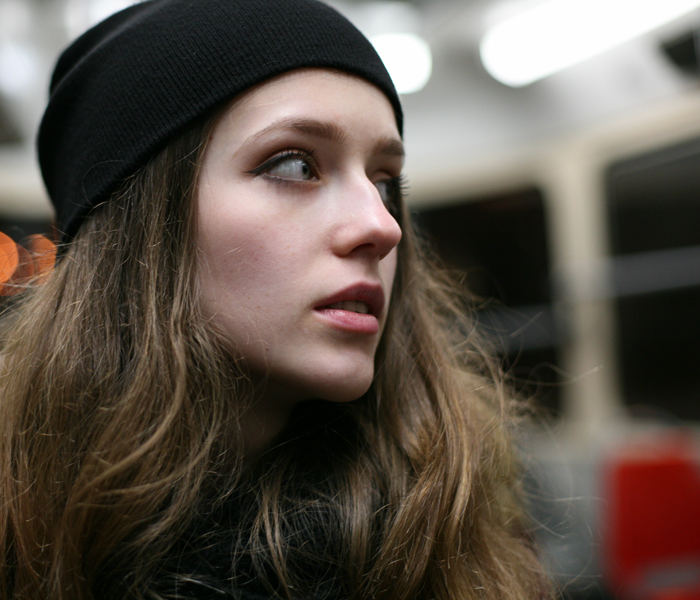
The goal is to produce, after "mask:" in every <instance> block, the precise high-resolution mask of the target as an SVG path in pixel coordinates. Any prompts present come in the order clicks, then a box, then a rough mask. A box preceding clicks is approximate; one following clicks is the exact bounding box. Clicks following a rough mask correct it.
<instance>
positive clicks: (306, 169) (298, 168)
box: [251, 150, 315, 181]
mask: <svg viewBox="0 0 700 600" xmlns="http://www.w3.org/2000/svg"><path fill="white" fill-rule="evenodd" d="M251 173H253V174H254V175H264V176H266V177H270V178H272V179H280V180H284V181H310V180H312V179H314V178H315V173H314V167H313V156H312V155H311V154H310V153H308V152H303V151H299V150H290V151H288V152H285V153H283V154H278V155H277V156H273V157H272V158H271V159H270V160H268V161H266V162H265V163H264V164H262V165H260V166H259V167H257V168H256V169H253V170H252V171H251Z"/></svg>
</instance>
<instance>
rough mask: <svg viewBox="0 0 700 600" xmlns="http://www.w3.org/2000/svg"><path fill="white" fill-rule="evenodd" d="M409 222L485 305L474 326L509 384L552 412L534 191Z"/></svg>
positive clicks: (547, 306) (549, 322)
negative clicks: (490, 344)
mask: <svg viewBox="0 0 700 600" xmlns="http://www.w3.org/2000/svg"><path fill="white" fill-rule="evenodd" d="M416 221H417V223H418V225H419V227H420V228H421V229H422V230H423V232H424V233H426V235H427V237H428V239H429V240H430V241H431V242H432V245H433V247H434V249H435V250H436V252H437V254H438V255H439V256H440V258H441V260H442V261H443V263H444V265H445V266H446V267H447V268H449V269H454V270H457V271H459V272H460V273H462V274H463V277H464V280H465V282H466V285H467V287H468V289H469V291H470V292H471V293H473V294H475V295H476V296H478V297H479V298H481V299H484V300H485V301H486V302H485V303H484V309H483V310H482V311H480V313H479V314H478V322H479V324H480V325H481V327H482V329H483V330H484V331H485V332H486V334H487V335H489V336H490V337H491V338H492V339H495V341H496V343H497V347H498V348H500V350H501V351H502V353H503V356H504V359H505V364H506V368H507V369H508V371H509V373H510V375H511V376H512V378H513V380H514V383H515V384H516V386H517V387H518V388H519V389H520V390H521V391H523V392H524V393H525V394H527V395H531V396H534V398H535V399H536V401H537V402H538V403H539V404H540V405H541V406H542V407H546V408H549V409H552V410H554V411H556V410H558V408H559V393H558V386H557V384H558V381H557V375H556V368H555V366H554V365H556V363H557V330H556V327H555V324H554V318H553V315H552V306H551V289H550V287H551V286H550V274H549V254H548V248H547V223H546V219H545V210H544V202H543V198H542V195H541V193H540V191H539V190H537V189H534V188H530V189H526V190H523V191H520V192H517V193H511V194H507V195H501V196H495V197H489V198H482V199H477V200H473V199H469V200H465V201H462V202H454V203H450V204H448V205H446V206H440V207H438V208H432V209H423V210H421V211H419V213H418V214H417V215H416Z"/></svg>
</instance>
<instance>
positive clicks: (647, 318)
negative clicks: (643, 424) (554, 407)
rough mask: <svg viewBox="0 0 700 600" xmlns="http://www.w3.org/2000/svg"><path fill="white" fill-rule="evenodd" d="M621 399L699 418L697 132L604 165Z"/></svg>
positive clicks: (699, 154) (661, 411)
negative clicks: (675, 142) (692, 137)
mask: <svg viewBox="0 0 700 600" xmlns="http://www.w3.org/2000/svg"><path fill="white" fill-rule="evenodd" d="M607 189H608V199H609V211H610V222H611V239H612V252H613V257H612V258H613V269H614V270H613V272H614V274H615V290H616V293H617V299H616V308H617V316H618V327H619V331H618V345H619V351H620V368H621V379H622V385H623V394H624V401H625V403H626V404H628V405H631V406H635V407H637V408H635V410H643V411H645V412H649V411H652V412H656V413H659V414H661V415H663V414H666V415H668V416H669V417H672V418H674V417H677V418H682V419H694V420H697V419H700V379H698V376H697V373H698V367H699V365H700V139H696V140H692V141H689V142H685V143H683V144H679V145H676V146H673V147H670V148H665V149H662V150H658V151H655V152H651V153H648V154H645V155H643V156H638V157H634V158H631V159H628V160H624V161H621V162H618V163H616V164H614V165H612V166H611V167H610V169H609V170H608V173H607Z"/></svg>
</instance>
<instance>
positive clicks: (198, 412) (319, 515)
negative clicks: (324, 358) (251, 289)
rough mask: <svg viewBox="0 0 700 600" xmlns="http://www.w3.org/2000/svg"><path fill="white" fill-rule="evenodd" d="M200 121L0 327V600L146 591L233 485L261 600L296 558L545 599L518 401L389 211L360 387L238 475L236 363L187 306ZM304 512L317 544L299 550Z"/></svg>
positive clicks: (404, 595) (455, 592)
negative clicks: (376, 310) (515, 437)
mask: <svg viewBox="0 0 700 600" xmlns="http://www.w3.org/2000/svg"><path fill="white" fill-rule="evenodd" d="M212 123H213V120H212V119H210V120H208V121H206V122H204V123H200V124H198V125H196V126H194V127H192V128H190V130H189V131H188V132H186V133H185V134H183V135H182V136H181V137H180V138H179V139H178V140H176V141H175V142H173V143H171V144H170V145H169V146H168V147H167V148H165V149H164V150H163V151H161V152H160V153H159V154H158V155H157V156H156V157H154V158H153V159H152V161H151V162H150V163H149V164H148V165H147V166H146V167H144V168H143V169H142V170H141V171H140V172H139V173H137V174H136V175H135V176H133V177H132V178H131V179H129V180H128V181H126V182H125V184H124V186H123V187H122V189H121V190H120V192H119V193H118V194H116V195H115V196H114V197H113V198H112V199H111V200H110V201H109V202H106V203H105V204H104V205H102V206H100V207H98V208H97V209H96V210H95V211H94V213H93V214H92V215H91V216H90V217H89V218H88V219H87V220H86V221H85V223H84V224H83V226H82V228H81V229H80V231H79V233H78V235H77V237H76V239H75V240H73V242H71V244H70V245H69V246H68V247H67V248H66V250H65V254H64V256H63V257H62V259H61V260H60V261H59V262H58V264H57V266H56V268H55V271H54V273H53V274H52V275H51V277H50V278H49V279H48V281H47V282H46V283H44V284H43V285H41V286H38V287H36V289H33V290H31V291H30V292H27V293H26V294H24V297H23V298H21V299H20V301H19V304H18V305H17V306H16V307H14V308H13V309H12V310H10V311H8V313H7V314H6V315H5V316H4V318H3V338H2V364H1V367H0V368H1V371H0V390H1V393H2V403H1V404H0V427H2V438H1V441H0V443H1V444H2V448H1V451H0V461H1V462H0V486H1V487H0V495H1V501H2V510H0V548H1V549H2V553H3V561H2V564H0V599H5V598H7V599H9V598H40V597H41V598H52V599H57V600H58V599H68V598H70V599H76V600H83V599H86V600H87V599H89V598H92V597H94V596H97V595H98V594H99V597H100V598H121V597H124V596H127V595H128V596H132V597H137V598H138V597H142V598H145V597H156V596H155V595H153V594H155V592H153V593H152V589H154V588H153V587H152V586H153V582H154V581H155V580H156V579H157V577H158V574H159V573H162V572H163V571H164V569H165V570H167V569H166V567H164V566H163V565H166V566H167V557H168V555H169V553H172V549H173V548H175V547H177V543H178V539H179V538H181V537H182V534H183V532H184V531H188V530H189V529H190V528H191V526H192V527H194V526H195V524H196V523H197V522H198V519H199V520H201V519H200V517H201V516H202V514H203V512H205V511H204V509H203V508H202V507H204V506H213V505H216V504H217V503H220V502H221V501H222V498H228V497H231V496H235V495H236V494H238V493H240V492H241V491H243V492H245V493H246V494H247V495H248V496H249V497H250V498H252V500H251V501H250V502H248V504H246V506H247V507H248V509H247V510H248V512H247V513H246V518H247V520H246V524H245V526H241V527H240V528H239V529H237V530H236V531H234V532H233V535H234V537H237V540H236V543H235V544H234V547H235V548H237V550H236V551H235V552H233V555H232V556H231V559H232V560H233V565H234V567H235V566H236V565H238V564H239V563H241V564H242V562H241V560H240V557H241V556H243V555H244V554H245V555H246V556H247V557H252V558H251V559H250V561H249V563H250V565H251V566H250V569H249V570H252V573H253V575H254V576H255V577H257V578H258V579H259V580H260V581H261V582H262V584H263V585H264V586H265V587H266V588H267V589H268V591H269V592H270V593H271V594H277V595H279V596H280V597H283V598H285V597H286V598H294V597H300V596H303V594H304V593H305V592H309V589H308V588H309V586H310V585H315V583H314V582H313V580H308V579H305V576H304V574H303V573H302V571H301V570H299V569H297V568H296V566H297V565H300V564H303V563H304V561H305V560H307V559H308V560H310V561H311V562H313V561H317V562H318V564H320V565H322V567H321V568H322V569H323V568H325V567H323V565H329V567H328V568H329V572H332V573H335V575H333V577H334V578H336V579H338V580H339V585H340V586H341V587H342V589H344V590H345V593H346V595H347V596H348V597H349V598H357V599H358V600H359V599H364V598H374V599H377V600H379V599H387V600H389V599H392V600H395V599H406V600H408V599H423V598H425V599H428V598H435V599H444V600H448V599H460V600H461V599H471V598H498V599H500V598H503V599H505V598H508V599H513V600H516V599H522V600H525V599H532V598H541V597H544V596H546V595H547V593H548V592H547V590H548V587H547V584H546V579H545V577H544V576H543V574H542V573H541V569H540V566H539V563H538V561H537V558H536V553H535V550H534V548H533V546H532V543H531V541H530V535H529V531H528V523H527V519H526V518H525V514H524V511H523V507H522V499H521V491H520V488H519V478H520V470H519V467H518V461H517V459H516V455H515V452H514V449H513V444H512V440H511V434H512V431H511V430H512V428H513V425H514V423H515V422H516V420H515V418H516V415H515V409H516V407H515V404H514V403H513V402H512V401H511V400H510V398H509V395H508V394H507V391H506V388H505V386H504V385H503V383H502V379H501V377H500V375H499V372H498V369H497V367H496V366H495V363H494V362H493V361H492V360H490V359H489V358H488V357H487V353H486V352H484V350H483V349H482V348H481V346H480V343H479V342H478V337H477V336H476V334H475V333H474V332H473V327H472V324H471V322H470V320H469V318H468V306H467V305H466V304H465V303H464V302H463V301H462V300H460V296H459V294H456V293H455V291H454V286H453V285H452V284H451V283H450V282H449V280H448V279H447V278H446V277H444V276H442V275H440V274H439V272H438V271H436V270H435V268H434V266H433V265H432V264H430V263H429V262H428V261H427V260H426V258H425V256H424V254H425V253H424V251H423V249H422V247H421V244H420V243H419V242H418V238H417V237H416V236H415V234H414V233H413V231H412V227H411V224H410V218H409V216H408V213H407V211H406V208H405V207H403V208H402V211H403V212H402V215H401V216H400V220H401V221H402V223H401V225H402V227H403V231H404V234H403V239H402V242H401V245H400V247H399V267H398V272H397V277H396V281H395V289H394V293H393V296H392V306H391V309H390V318H389V321H388V323H387V327H386V330H385V333H384V336H383V340H382V342H381V344H380V347H379V350H378V352H377V356H376V377H375V381H374V383H373V384H372V387H371V389H370V390H369V392H368V393H367V394H365V396H363V397H362V398H361V399H359V400H357V401H355V402H353V403H350V404H348V405H343V406H337V405H332V404H330V403H324V402H316V403H310V404H306V405H302V406H300V407H299V409H298V415H297V417H296V418H295V419H294V420H293V421H292V423H291V424H290V425H289V427H288V428H287V430H286V432H284V433H283V435H282V437H281V438H280V440H278V443H277V445H276V447H275V448H272V449H271V450H270V451H269V452H267V453H266V454H265V455H264V456H263V457H261V458H260V459H258V460H257V461H255V462H254V463H253V464H244V462H243V457H242V445H241V439H240V438H241V436H240V432H239V429H238V418H239V416H240V414H241V412H242V411H243V410H245V407H246V405H247V403H248V402H250V401H251V390H250V389H249V387H250V386H249V382H248V379H247V378H246V376H245V366H244V365H241V364H239V363H238V362H237V361H236V360H235V359H234V358H232V357H231V356H230V353H229V352H228V351H227V350H226V347H225V345H224V344H223V343H222V342H221V341H220V336H218V335H217V333H216V331H213V329H212V327H211V325H210V324H209V323H207V322H206V320H205V319H204V318H203V317H202V315H201V314H200V312H199V309H198V283H197V246H196V241H195V240H196V236H195V233H196V219H195V210H194V207H195V200H196V195H195V190H196V183H197V175H198V166H199V164H200V161H201V156H202V152H203V147H204V142H203V140H206V139H207V137H208V133H209V131H210V129H211V126H212ZM319 447H321V448H323V452H322V453H319V451H318V449H319ZM307 457H312V458H317V459H318V460H311V461H309V460H306V458H307ZM309 465H311V466H309ZM311 471H314V473H311ZM299 481H304V482H308V483H305V484H304V485H301V486H300V485H299V484H298V482H299ZM315 521H318V522H319V523H321V525H322V526H323V527H325V526H326V525H327V531H328V532H331V535H332V537H333V539H334V542H333V543H332V544H331V545H332V546H333V547H332V548H331V551H329V549H328V548H327V547H326V548H321V549H317V548H314V547H313V544H312V545H311V546H308V545H306V546H305V545H304V544H303V543H302V544H299V543H297V542H298V541H299V531H300V529H301V530H304V528H308V527H310V528H311V529H313V528H314V527H316V526H317V525H316V524H315ZM324 524H325V525H324ZM322 554H324V556H321V555H322ZM325 554H327V556H325ZM329 556H330V558H328V557H329ZM324 561H325V562H324ZM241 568H242V567H241ZM301 569H302V570H303V567H302V568H301ZM248 574H249V573H248V572H247V575H248ZM234 575H235V568H234ZM117 582H118V585H117ZM149 590H151V591H149Z"/></svg>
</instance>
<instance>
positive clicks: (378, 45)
mask: <svg viewBox="0 0 700 600" xmlns="http://www.w3.org/2000/svg"><path fill="white" fill-rule="evenodd" d="M370 41H371V42H372V44H373V45H374V47H375V49H376V50H377V53H378V54H379V56H380V57H381V59H382V61H383V62H384V65H385V66H386V69H387V71H389V75H391V79H392V81H393V82H394V85H395V86H396V90H397V91H398V93H399V94H412V93H414V92H418V91H420V90H422V89H423V88H424V87H425V84H426V83H428V80H429V79H430V75H431V73H432V71H433V56H432V54H431V52H430V46H428V43H427V42H426V41H425V40H423V39H422V38H420V37H419V36H417V35H415V34H413V33H383V34H381V35H376V36H373V37H372V38H370Z"/></svg>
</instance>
